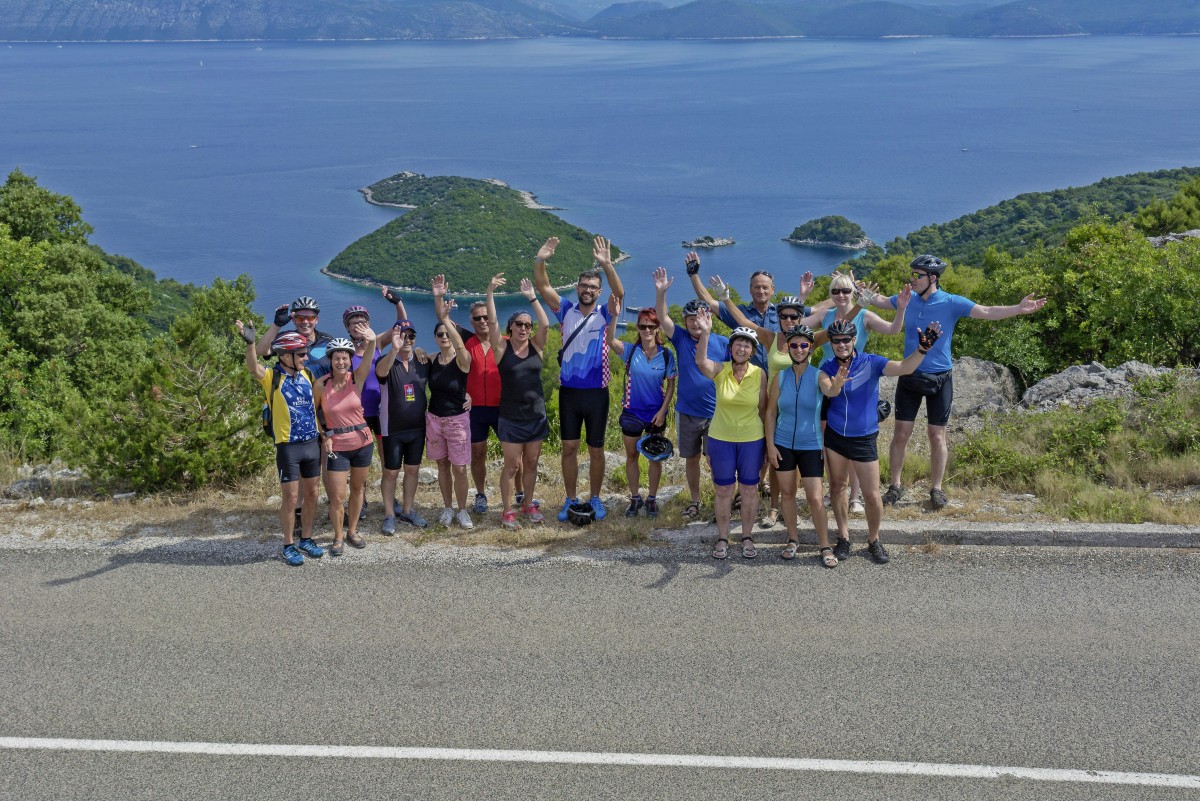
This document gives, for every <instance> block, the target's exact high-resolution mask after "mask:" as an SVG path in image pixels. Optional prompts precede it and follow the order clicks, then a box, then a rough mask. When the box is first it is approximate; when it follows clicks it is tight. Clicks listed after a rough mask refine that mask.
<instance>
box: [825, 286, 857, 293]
mask: <svg viewBox="0 0 1200 801" xmlns="http://www.w3.org/2000/svg"><path fill="white" fill-rule="evenodd" d="M853 291H854V290H853V289H846V288H844V287H843V288H842V289H831V290H829V294H830V295H849V294H850V293H851V292H853Z"/></svg>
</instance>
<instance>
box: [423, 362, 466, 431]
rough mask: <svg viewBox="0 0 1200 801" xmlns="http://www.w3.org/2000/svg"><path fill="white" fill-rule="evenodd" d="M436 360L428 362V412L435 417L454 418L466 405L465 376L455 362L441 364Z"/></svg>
mask: <svg viewBox="0 0 1200 801" xmlns="http://www.w3.org/2000/svg"><path fill="white" fill-rule="evenodd" d="M438 359H439V356H434V357H433V358H431V359H430V360H429V411H430V413H431V414H433V415H435V416H437V417H454V416H455V415H459V414H462V413H463V411H464V409H463V406H465V405H466V403H467V374H466V373H464V372H463V371H462V368H460V367H459V366H458V362H457V361H452V362H450V363H449V364H441V363H440V362H439V361H438ZM472 400H474V398H472Z"/></svg>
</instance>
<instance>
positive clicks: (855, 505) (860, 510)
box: [850, 498, 867, 515]
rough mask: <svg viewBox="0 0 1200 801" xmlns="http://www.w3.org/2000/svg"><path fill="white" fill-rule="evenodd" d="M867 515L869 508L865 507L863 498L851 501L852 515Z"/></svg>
mask: <svg viewBox="0 0 1200 801" xmlns="http://www.w3.org/2000/svg"><path fill="white" fill-rule="evenodd" d="M866 513H867V507H865V506H863V502H862V498H855V499H854V500H852V501H850V514H852V515H865V514H866Z"/></svg>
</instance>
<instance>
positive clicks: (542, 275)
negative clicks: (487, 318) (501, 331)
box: [492, 236, 562, 320]
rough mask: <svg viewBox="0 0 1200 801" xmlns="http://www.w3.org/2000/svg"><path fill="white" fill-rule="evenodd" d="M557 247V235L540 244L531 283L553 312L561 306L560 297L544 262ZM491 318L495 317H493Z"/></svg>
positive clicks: (534, 258)
mask: <svg viewBox="0 0 1200 801" xmlns="http://www.w3.org/2000/svg"><path fill="white" fill-rule="evenodd" d="M557 248H558V237H557V236H552V237H550V238H549V239H547V240H546V244H544V245H542V246H541V247H540V248H539V249H538V252H537V255H536V256H534V257H533V283H534V285H535V286H536V287H537V291H538V293H539V294H540V295H541V296H542V297H543V298H545V299H546V303H548V304H549V305H550V308H551V310H553V311H554V313H555V314H557V313H558V310H559V309H560V308H562V298H560V297H559V296H558V292H556V291H555V289H554V287H553V286H551V284H550V274H549V273H548V272H546V262H547V261H549V260H550V257H552V256H553V255H554V251H555V250H556V249H557ZM492 319H493V320H495V319H496V318H495V317H493V318H492Z"/></svg>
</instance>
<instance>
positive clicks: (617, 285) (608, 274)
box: [592, 236, 625, 302]
mask: <svg viewBox="0 0 1200 801" xmlns="http://www.w3.org/2000/svg"><path fill="white" fill-rule="evenodd" d="M592 258H593V259H595V260H596V263H597V264H599V265H600V269H601V270H604V277H605V278H607V279H608V288H609V289H611V290H612V293H613V294H614V295H616V296H617V297H618V298H620V299H621V300H622V302H623V301H624V300H625V287H624V286H623V285H622V284H621V278H620V276H618V275H617V268H616V267H614V266H613V261H612V246H611V245H610V244H609V242H608V240H607V239H605V238H604V237H602V236H598V237H596V238H595V239H593V240H592Z"/></svg>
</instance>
